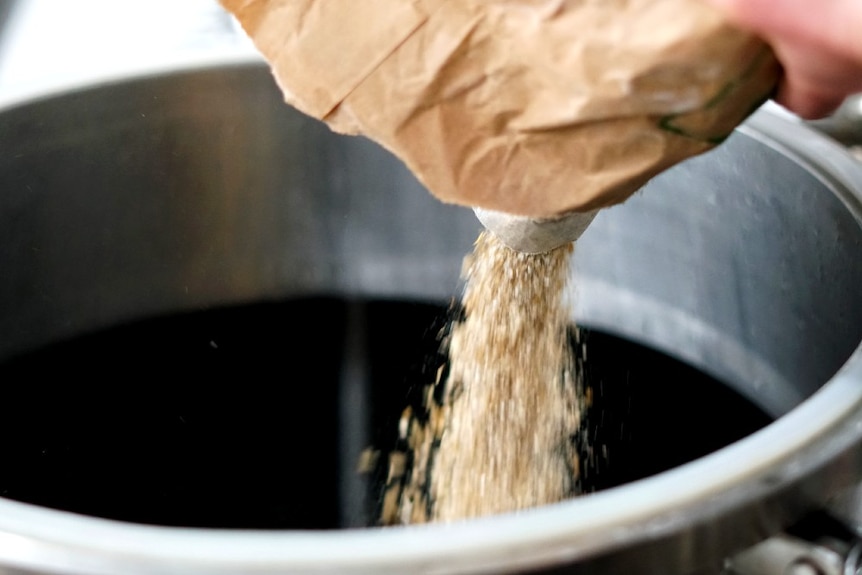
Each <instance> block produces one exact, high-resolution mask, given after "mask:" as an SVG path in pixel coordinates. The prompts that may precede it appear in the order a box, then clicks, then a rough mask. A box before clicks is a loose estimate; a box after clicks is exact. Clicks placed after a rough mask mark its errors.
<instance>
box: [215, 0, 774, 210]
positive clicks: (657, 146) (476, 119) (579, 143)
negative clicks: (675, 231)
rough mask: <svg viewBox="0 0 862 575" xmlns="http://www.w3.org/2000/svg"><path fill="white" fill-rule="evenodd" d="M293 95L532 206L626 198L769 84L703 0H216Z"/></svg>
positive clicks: (488, 194) (481, 193) (502, 198)
mask: <svg viewBox="0 0 862 575" xmlns="http://www.w3.org/2000/svg"><path fill="white" fill-rule="evenodd" d="M221 3H222V5H223V6H224V7H225V8H226V9H227V10H228V11H230V12H231V13H232V14H233V15H234V16H235V17H236V18H237V19H238V21H239V22H240V23H241V24H242V26H243V27H244V29H245V30H246V32H247V33H248V34H249V36H250V37H251V38H252V40H253V41H254V43H255V45H256V46H257V48H258V49H259V50H260V52H261V53H262V54H263V56H264V58H265V59H266V61H267V62H268V63H269V64H270V65H271V68H272V70H273V73H274V76H275V79H276V81H277V82H278V85H279V86H280V88H281V90H282V91H283V93H284V95H285V99H286V101H287V102H288V103H290V104H291V105H293V106H295V107H296V108H298V109H299V110H301V111H302V112H304V113H306V114H309V115H311V116H314V117H316V118H319V119H321V120H323V121H325V122H326V123H327V124H328V125H329V126H330V127H331V128H332V129H333V130H335V131H337V132H340V133H345V134H362V135H365V136H367V137H368V138H370V139H372V140H374V141H376V142H377V143H379V144H380V145H382V146H383V147H385V148H386V149H388V150H389V151H390V152H392V153H393V154H395V155H396V156H397V157H399V158H400V159H401V160H402V161H403V162H404V163H405V164H406V165H407V166H408V167H409V168H410V170H411V171H412V172H413V173H414V174H415V175H416V177H417V178H418V179H419V180H420V181H421V182H422V183H423V184H424V185H425V186H426V187H427V188H428V190H429V191H430V192H431V193H432V194H434V195H435V196H436V197H438V198H439V199H440V200H442V201H445V202H450V203H455V204H460V205H466V206H471V207H481V208H487V209H491V210H497V211H501V212H507V213H512V214H518V215H526V216H533V217H549V216H555V215H559V214H561V213H564V212H568V211H586V210H590V209H593V208H597V207H604V206H608V205H611V204H615V203H618V202H621V201H623V200H625V199H626V198H627V197H629V196H630V195H631V194H632V193H634V192H635V191H636V190H637V189H638V188H640V187H641V186H642V185H643V184H644V183H645V182H646V181H647V180H648V179H649V178H651V177H652V176H654V175H656V174H657V173H659V172H661V171H663V170H664V169H666V168H668V167H670V166H672V165H674V164H676V163H678V162H680V161H682V160H684V159H685V158H688V157H691V156H693V155H695V154H700V153H702V152H704V151H706V150H709V149H710V148H712V147H714V146H715V145H716V144H718V143H720V142H721V141H722V140H723V139H724V138H726V137H727V136H728V135H729V134H730V132H731V131H732V130H733V129H734V128H735V127H736V126H737V125H738V124H739V123H741V122H742V121H743V120H744V119H745V118H746V117H747V116H748V115H749V114H750V113H751V112H753V111H754V110H755V109H756V108H757V106H759V105H760V104H761V103H762V102H763V101H764V100H765V99H766V98H767V97H768V96H769V95H770V94H771V92H772V90H773V88H774V85H775V82H776V80H777V76H778V73H779V67H778V64H777V62H776V60H775V58H774V56H773V54H772V52H771V50H770V49H769V48H768V47H767V46H766V45H765V44H764V43H762V42H761V41H760V40H758V39H757V38H755V37H753V36H751V35H749V34H747V33H744V32H742V31H739V30H737V29H735V28H733V27H731V26H729V25H728V24H727V23H726V22H725V21H724V20H723V19H722V17H721V16H720V15H719V14H718V13H717V12H716V11H715V10H714V9H713V8H711V7H710V6H708V5H707V4H706V3H704V2H703V1H702V0H221Z"/></svg>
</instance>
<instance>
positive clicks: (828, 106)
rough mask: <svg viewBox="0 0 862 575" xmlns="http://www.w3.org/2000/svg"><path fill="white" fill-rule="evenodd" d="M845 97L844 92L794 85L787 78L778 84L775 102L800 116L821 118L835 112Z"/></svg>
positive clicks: (807, 118) (812, 118)
mask: <svg viewBox="0 0 862 575" xmlns="http://www.w3.org/2000/svg"><path fill="white" fill-rule="evenodd" d="M844 98H845V94H844V93H837V92H834V91H830V90H821V89H816V88H811V87H806V86H804V85H794V84H793V83H791V82H790V81H788V79H786V78H785V79H784V80H782V82H781V83H780V84H779V86H778V91H777V92H776V95H775V102H776V103H778V104H780V105H782V106H784V107H785V108H787V109H788V110H791V111H792V112H794V113H795V114H796V115H798V116H799V117H800V118H803V119H805V120H819V119H821V118H825V117H826V116H829V115H830V114H832V113H833V112H835V110H837V109H838V107H839V106H841V104H842V103H843V102H844Z"/></svg>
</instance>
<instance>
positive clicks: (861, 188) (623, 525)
mask: <svg viewBox="0 0 862 575" xmlns="http://www.w3.org/2000/svg"><path fill="white" fill-rule="evenodd" d="M0 141H2V154H0V270H2V273H0V359H5V358H9V357H12V356H15V355H16V354H19V353H22V352H24V351H27V350H31V349H34V348H37V347H39V346H42V345H46V344H49V343H52V342H56V341H59V340H63V339H67V338H72V337H75V336H77V335H79V334H82V333H87V332H90V331H92V330H98V329H102V328H106V327H110V326H113V325H116V324H118V323H122V322H126V321H130V320H134V319H138V318H145V317H152V316H157V315H162V314H168V313H178V312H183V311H188V310H198V309H207V308H213V307H218V306H222V305H228V304H237V303H244V302H253V301H264V300H272V299H284V298H288V299H289V298H295V297H301V296H305V295H309V294H326V295H337V296H346V297H380V298H387V297H391V298H409V299H413V300H425V301H434V302H440V301H446V300H448V299H449V298H451V297H453V296H454V295H456V294H457V290H458V281H459V280H458V273H459V269H460V262H461V258H462V257H463V256H464V255H465V254H466V253H467V252H468V251H469V250H470V246H471V243H472V241H473V240H474V239H475V237H476V234H477V232H478V230H479V224H478V222H477V221H476V220H475V218H474V216H473V214H472V212H471V211H470V210H466V209H462V208H458V207H454V206H447V205H442V204H440V203H438V202H436V200H433V199H432V198H431V197H430V195H429V194H427V193H426V191H425V190H423V189H422V188H421V187H420V186H419V185H418V184H417V183H416V181H415V180H414V179H413V178H412V176H411V175H410V174H409V173H408V172H407V171H406V170H405V169H404V168H403V166H401V165H400V164H399V163H397V162H396V161H395V160H394V159H393V158H392V157H390V156H389V155H388V154H387V153H385V152H384V151H382V150H381V149H379V148H377V147H376V146H375V145H374V144H372V143H369V142H367V141H365V140H363V139H361V138H348V137H341V136H338V135H335V134H333V133H331V132H329V131H328V130H327V129H325V128H324V127H322V126H321V125H319V124H317V123H315V122H314V121H311V120H309V119H308V118H305V117H303V116H302V115H300V114H298V113H296V112H294V111H292V110H290V109H288V108H287V107H286V106H285V105H284V104H283V102H282V98H281V96H280V94H279V93H278V91H277V89H276V88H275V86H274V84H273V82H272V78H271V76H270V74H269V72H268V70H267V69H266V68H265V67H264V66H263V65H262V64H261V63H260V62H259V61H258V60H257V59H256V58H254V57H252V56H249V55H248V54H247V53H245V55H239V56H237V57H235V58H224V57H219V58H218V59H215V60H212V59H209V60H207V59H200V60H195V61H189V62H185V63H183V64H173V65H171V66H170V67H167V68H166V67H156V68H147V69H138V70H137V71H135V72H134V73H127V74H122V75H118V76H113V77H111V78H107V79H105V78H103V79H102V81H100V82H97V83H95V84H92V85H89V86H86V87H74V88H68V89H66V88H55V89H50V90H46V91H40V92H35V93H26V94H18V95H15V96H14V97H6V99H5V100H3V101H2V102H0ZM860 222H862V167H860V165H859V163H858V162H856V161H855V160H854V159H852V158H851V157H850V156H849V155H847V153H846V152H845V151H844V150H843V149H842V148H840V147H839V146H838V145H836V144H835V143H833V142H832V141H831V140H827V139H826V138H824V137H822V136H820V135H818V134H817V133H816V132H814V131H812V130H811V129H810V128H808V127H806V126H804V125H802V124H801V123H799V122H797V121H795V120H793V119H792V118H789V117H786V116H784V115H783V114H782V113H780V112H779V111H778V110H777V109H774V108H770V107H766V108H764V109H763V110H761V111H759V112H758V113H757V114H756V115H755V116H754V117H752V118H751V120H750V121H749V122H748V123H746V125H744V126H743V127H741V128H740V129H739V130H738V131H737V133H736V134H735V135H734V136H733V137H732V138H731V139H730V140H729V141H728V142H727V143H726V144H724V145H723V146H721V147H720V148H719V149H717V150H716V151H714V152H712V153H710V154H707V155H704V156H702V157H699V158H696V159H693V160H691V161H689V162H686V163H685V164H683V165H680V166H678V167H676V168H674V169H672V170H670V171H669V172H667V173H666V174H663V175H662V176H661V177H659V178H656V179H655V180H654V181H653V182H651V183H650V184H649V185H648V186H646V188H645V189H644V190H643V191H642V192H640V193H638V194H637V195H636V196H635V197H634V198H632V199H631V200H630V201H629V202H627V203H626V204H624V205H622V206H618V207H615V208H612V209H608V210H606V211H603V212H602V213H600V214H599V216H598V217H597V218H596V220H595V221H594V223H593V224H592V226H591V227H590V229H589V230H588V231H587V232H586V234H585V235H584V236H583V237H582V239H581V240H580V241H579V243H578V245H577V249H576V254H575V256H574V257H575V261H574V263H575V265H574V268H573V269H574V272H573V285H574V286H575V290H576V291H575V294H574V295H575V302H576V306H575V319H576V320H577V321H578V322H580V323H581V324H583V325H585V326H591V327H596V328H600V329H603V330H606V331H609V332H611V333H615V334H619V335H621V336H624V337H627V338H630V339H633V340H635V341H639V342H643V343H645V344H648V345H650V346H652V347H654V348H656V349H659V350H662V351H665V352H667V353H670V354H672V355H674V356H676V357H680V358H682V359H684V360H685V361H687V362H689V363H690V364H692V365H694V366H696V367H698V368H699V369H701V370H703V371H705V372H707V373H709V374H712V375H714V376H716V377H718V378H720V379H721V380H723V381H724V382H726V383H727V385H729V386H731V387H733V388H734V389H736V390H737V391H739V392H740V393H742V394H743V395H745V396H746V397H748V398H750V399H751V400H752V401H753V402H755V403H757V404H758V405H759V406H761V407H762V408H763V409H764V410H766V411H768V412H769V413H771V414H772V415H773V416H774V417H775V418H776V420H775V422H774V423H773V424H771V425H769V426H767V427H766V428H764V429H763V430H761V431H759V432H757V433H754V434H753V435H750V436H749V437H747V438H745V439H743V440H742V441H739V442H737V443H734V444H732V445H730V446H727V447H726V448H723V449H721V450H720V451H718V452H715V453H713V454H711V455H708V456H706V457H703V458H701V459H698V460H696V461H694V462H691V463H689V464H686V465H683V466H680V467H678V468H675V469H672V470H670V471H668V472H665V473H661V474H659V475H656V476H653V477H650V478H647V479H644V480H641V481H636V482H633V483H630V484H627V485H623V486H620V487H616V488H612V489H608V490H605V491H602V492H598V493H596V494H592V495H588V496H583V497H579V498H576V499H574V500H571V501H568V502H565V503H561V504H559V505H554V506H550V507H547V508H542V509H536V510H532V511H529V512H525V513H520V514H517V515H507V516H499V517H492V518H487V519H482V520H477V521H470V522H464V523H462V524H455V525H430V526H423V527H410V528H389V529H351V530H340V531H333V532H312V531H285V532H273V531H249V530H230V529H227V530H225V529H200V528H178V527H158V526H152V525H142V524H133V523H127V522H121V521H111V520H105V519H100V518H96V517H88V516H82V515H79V514H74V513H68V512H62V511H57V510H53V509H49V508H44V507H39V506H33V505H28V504H24V503H20V502H16V501H12V500H8V499H2V498H0V571H3V572H9V573H12V572H16V573H17V572H38V573H88V574H90V573H92V574H108V573H112V574H113V573H123V574H124V575H135V574H154V573H197V574H204V573H207V574H217V573H232V574H233V573H258V574H264V573H309V572H314V573H333V574H339V575H341V574H346V573H374V574H381V573H479V572H481V573H502V572H520V571H533V570H544V571H546V572H555V573H556V572H572V573H623V572H629V573H632V572H637V573H663V574H671V573H679V574H683V573H695V572H698V573H717V572H718V571H719V570H720V569H721V568H722V567H721V566H722V562H723V560H724V559H725V558H726V557H728V556H729V555H731V554H733V553H735V552H738V551H740V550H743V549H745V548H746V547H748V546H750V545H753V544H755V543H757V542H759V541H762V540H764V539H765V538H768V537H770V536H772V535H774V534H777V533H780V532H782V531H783V530H784V529H786V528H787V527H788V526H790V525H792V524H794V523H795V522H796V521H798V520H799V519H800V518H802V517H803V516H805V515H806V514H807V513H809V512H810V511H812V510H818V509H830V510H831V511H834V512H836V513H837V514H839V515H841V517H842V519H844V520H845V521H847V522H848V523H851V524H852V522H853V521H854V520H855V512H856V511H857V510H856V509H852V508H846V507H845V508H840V509H839V508H836V506H835V505H834V502H835V501H836V500H837V498H840V497H844V496H845V495H846V494H847V493H850V492H851V491H852V488H853V487H854V486H855V485H856V484H857V483H858V481H859V479H860V477H862V452H860V441H862V352H860V351H859V346H860V341H862V298H860V296H859V294H860V293H862V258H860V253H862V251H860V250H862V226H860ZM71 383H72V384H74V382H71ZM7 408H8V409H15V406H14V405H12V406H7ZM732 417H733V414H728V418H732ZM12 441H14V438H13V439H12ZM842 501H843V500H842ZM214 504H215V505H217V504H218V502H214Z"/></svg>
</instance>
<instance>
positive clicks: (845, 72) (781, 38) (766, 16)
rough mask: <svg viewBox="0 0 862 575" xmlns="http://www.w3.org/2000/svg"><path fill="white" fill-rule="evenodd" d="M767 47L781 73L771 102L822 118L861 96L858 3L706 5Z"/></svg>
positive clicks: (861, 14)
mask: <svg viewBox="0 0 862 575" xmlns="http://www.w3.org/2000/svg"><path fill="white" fill-rule="evenodd" d="M708 1H709V2H710V3H711V4H713V5H715V6H716V7H718V8H719V9H720V10H722V11H723V12H724V13H725V15H726V16H727V18H728V19H729V20H730V21H731V22H733V23H734V24H735V25H737V26H739V27H740V28H744V29H748V30H750V31H751V32H753V33H755V34H757V35H758V36H760V37H761V38H763V39H764V40H765V41H766V42H768V43H769V44H770V45H771V46H772V48H773V50H774V51H775V54H776V56H777V58H778V60H779V61H780V62H781V65H782V67H783V68H784V74H783V77H782V79H781V81H780V84H779V86H778V91H777V93H776V95H775V101H776V102H777V103H778V104H781V105H782V106H784V107H785V108H787V109H788V110H790V111H792V112H794V113H796V114H797V115H799V116H800V117H802V118H805V119H816V118H823V117H825V116H827V115H829V114H831V113H832V112H834V111H835V110H836V109H837V108H838V107H839V106H840V105H841V103H842V102H843V101H844V100H845V99H846V98H847V97H848V96H850V95H852V94H854V93H857V92H862V0H708Z"/></svg>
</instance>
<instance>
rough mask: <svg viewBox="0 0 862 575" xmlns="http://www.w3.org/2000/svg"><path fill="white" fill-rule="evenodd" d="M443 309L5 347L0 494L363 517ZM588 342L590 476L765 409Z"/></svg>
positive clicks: (646, 462)
mask: <svg viewBox="0 0 862 575" xmlns="http://www.w3.org/2000/svg"><path fill="white" fill-rule="evenodd" d="M445 321H446V310H445V309H444V308H443V307H441V306H437V305H429V304H422V303H411V302H404V301H346V300H342V299H326V298H311V299H304V300H295V301H289V302H281V303H272V304H256V305H249V306H244V307H238V308H232V309H223V310H210V311H204V312H199V313H193V314H186V315H181V316H174V317H169V318H163V319H153V320H149V321H146V322H139V323H135V324H132V325H128V326H123V327H117V328H113V329H111V330H108V331H105V332H103V333H98V334H94V335H90V336H86V337H80V338H78V339H76V340H74V341H71V342H66V343H62V344H57V345H55V346H52V347H50V348H47V349H43V350H39V351H38V352H35V353H32V354H29V355H27V356H23V357H19V358H17V359H15V360H11V361H7V362H6V363H4V364H2V365H0V393H2V405H3V407H4V414H3V417H0V437H2V438H4V439H3V440H2V441H0V460H2V461H3V465H2V466H0V496H3V497H6V498H9V499H15V500H19V501H25V502H29V503H34V504H38V505H43V506H47V507H52V508H56V509H63V510H68V511H73V512H77V513H83V514H89V515H94V516H99V517H106V518H112V519H120V520H125V521H134V522H140V523H151V524H160V525H177V526H206V527H222V528H229V527H230V528H261V529H331V528H338V527H345V526H356V525H370V524H373V522H374V519H375V512H376V511H375V510H376V504H377V498H378V496H379V495H380V486H379V484H377V483H376V482H375V481H374V474H370V475H367V476H361V475H359V474H358V473H357V472H356V463H357V456H358V450H359V449H361V448H362V447H365V446H374V447H376V448H379V449H382V450H383V451H384V452H385V450H386V449H388V448H389V447H391V446H392V445H393V442H394V439H395V434H396V426H397V422H398V420H399V418H400V415H401V410H402V409H403V408H404V406H405V405H406V404H407V403H408V402H410V401H412V402H416V401H417V394H418V393H419V392H421V388H422V386H423V384H425V383H426V382H428V381H429V380H430V381H433V379H434V374H435V372H436V369H437V366H438V365H439V363H440V361H442V358H441V357H440V356H439V355H438V354H437V353H436V351H437V349H438V341H437V333H438V331H439V330H440V328H442V327H443V326H444V325H445ZM586 342H587V347H588V361H587V363H586V370H587V377H588V380H587V385H588V386H590V387H592V388H593V398H594V402H593V407H592V408H591V409H590V410H589V411H588V412H587V417H586V425H585V431H584V433H586V434H587V435H586V437H587V439H588V441H587V442H586V443H587V444H589V449H590V450H591V451H590V453H586V452H585V453H584V458H585V463H584V467H585V472H584V488H585V489H586V490H589V491H593V490H598V489H604V488H607V487H610V486H613V485H618V484H621V483H625V482H628V481H632V480H635V479H638V478H642V477H645V476H648V475H652V474H654V473H658V472H660V471H663V470H666V469H669V468H672V467H674V466H677V465H679V464H681V463H684V462H687V461H690V460H692V459H695V458H697V457H700V456H702V455H705V454H707V453H709V452H711V451H713V450H715V449H718V448H720V447H723V446H725V445H727V444H729V443H731V442H733V441H735V440H737V439H740V438H742V437H744V436H746V435H748V434H750V433H752V432H753V431H755V430H757V429H759V428H760V427H762V426H764V425H766V424H767V423H768V422H769V421H770V418H769V417H768V416H767V415H765V414H764V413H763V412H762V411H761V410H759V409H758V408H756V407H755V406H754V405H753V404H751V403H750V402H749V401H747V400H746V399H743V398H742V397H740V396H739V395H738V394H736V393H735V392H734V391H732V390H731V389H729V388H728V387H726V386H725V385H723V384H721V383H720V382H718V381H715V380H714V379H712V378H710V377H708V376H706V375H704V374H703V373H701V372H699V371H697V370H695V369H693V368H691V367H689V366H687V365H685V364H682V363H679V362H678V361H676V360H674V359H672V358H670V357H668V356H666V355H663V354H660V353H657V352H656V351H653V350H650V349H648V348H645V347H642V346H639V345H637V344H635V343H632V342H630V341H626V340H623V339H619V338H616V337H614V336H611V335H608V334H605V333H600V332H597V331H587V333H586ZM585 449H586V448H585ZM381 460H385V457H383V458H381ZM587 460H588V461H587Z"/></svg>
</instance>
